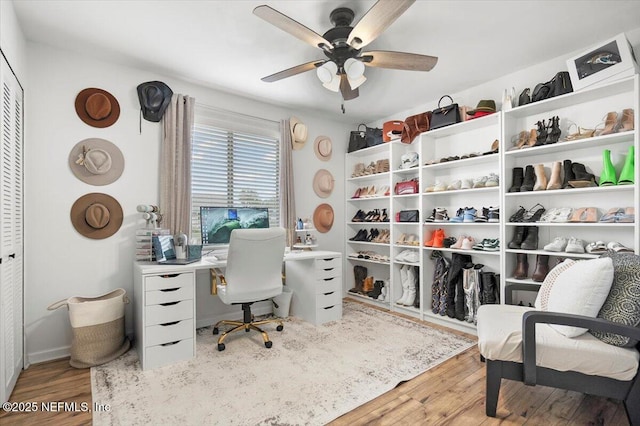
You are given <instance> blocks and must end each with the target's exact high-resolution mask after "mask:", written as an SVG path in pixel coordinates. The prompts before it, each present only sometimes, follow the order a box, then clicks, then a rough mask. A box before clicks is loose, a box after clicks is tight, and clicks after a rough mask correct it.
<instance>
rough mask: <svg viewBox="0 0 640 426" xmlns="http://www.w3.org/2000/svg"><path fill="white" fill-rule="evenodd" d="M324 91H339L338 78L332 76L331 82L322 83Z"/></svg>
mask: <svg viewBox="0 0 640 426" xmlns="http://www.w3.org/2000/svg"><path fill="white" fill-rule="evenodd" d="M322 85H323V86H324V88H325V89H328V90H331V91H332V92H339V91H340V77H339V76H337V75H336V76H334V78H333V80H331V81H330V82H328V83H322Z"/></svg>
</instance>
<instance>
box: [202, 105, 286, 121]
mask: <svg viewBox="0 0 640 426" xmlns="http://www.w3.org/2000/svg"><path fill="white" fill-rule="evenodd" d="M196 107H200V108H205V109H208V110H211V111H215V112H219V113H221V114H236V115H239V116H241V117H245V118H249V119H251V120H260V121H266V122H267V123H274V124H280V121H276V120H269V119H268V118H263V117H256V116H254V115H249V114H243V113H241V112H235V111H229V110H226V109H221V108H216V107H213V106H211V105H205V104H201V103H199V102H196Z"/></svg>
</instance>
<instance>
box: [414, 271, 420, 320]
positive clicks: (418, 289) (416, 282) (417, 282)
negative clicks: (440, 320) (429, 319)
mask: <svg viewBox="0 0 640 426" xmlns="http://www.w3.org/2000/svg"><path fill="white" fill-rule="evenodd" d="M414 268H415V274H413V276H414V277H416V279H415V283H414V284H415V286H416V300H415V301H414V302H413V306H414V307H416V308H418V309H420V275H419V274H420V268H419V267H417V266H414Z"/></svg>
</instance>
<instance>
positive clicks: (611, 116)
mask: <svg viewBox="0 0 640 426" xmlns="http://www.w3.org/2000/svg"><path fill="white" fill-rule="evenodd" d="M616 124H618V113H617V112H615V111H611V112H608V113H607V117H606V118H605V120H604V129H603V130H602V131H601V132H600V136H604V135H610V134H611V133H615V132H616V131H617V130H616Z"/></svg>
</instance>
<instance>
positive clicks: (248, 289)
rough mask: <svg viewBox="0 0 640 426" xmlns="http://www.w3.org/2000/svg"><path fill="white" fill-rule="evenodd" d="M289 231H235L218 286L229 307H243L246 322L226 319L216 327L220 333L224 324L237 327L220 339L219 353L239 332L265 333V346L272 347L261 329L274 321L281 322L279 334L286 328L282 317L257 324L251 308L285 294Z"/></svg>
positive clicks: (223, 299) (214, 329) (219, 294)
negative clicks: (284, 271) (286, 250)
mask: <svg viewBox="0 0 640 426" xmlns="http://www.w3.org/2000/svg"><path fill="white" fill-rule="evenodd" d="M284 246H285V230H284V229H283V228H268V229H236V230H233V231H232V232H231V240H230V242H229V254H228V256H227V267H226V270H225V273H224V277H223V278H222V280H221V283H220V284H217V290H218V296H219V297H220V300H222V302H224V303H225V304H227V305H238V304H240V305H242V311H243V312H244V318H243V321H229V320H222V321H219V322H218V323H216V325H215V326H214V327H213V334H218V333H219V329H218V327H219V326H220V325H223V324H224V325H230V326H233V327H234V328H232V329H230V330H228V331H225V332H224V333H222V334H221V335H220V337H219V338H218V350H219V351H223V350H224V348H225V346H224V340H225V339H226V337H227V336H228V335H229V334H231V333H234V332H236V331H240V330H245V331H246V332H249V331H250V330H256V331H258V332H260V333H262V339H263V340H264V345H265V346H266V347H267V348H270V347H271V345H272V343H271V341H270V340H269V335H268V334H267V333H265V332H264V331H263V330H262V329H261V328H260V327H259V326H260V325H263V324H267V323H270V322H276V323H278V326H277V328H276V330H277V331H282V329H283V328H284V325H283V324H282V321H281V320H280V319H278V318H272V319H265V320H262V321H254V320H253V315H252V314H251V305H252V304H253V303H255V302H260V301H263V300H268V299H271V298H272V297H275V296H277V295H279V294H280V293H282V261H283V258H284Z"/></svg>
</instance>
